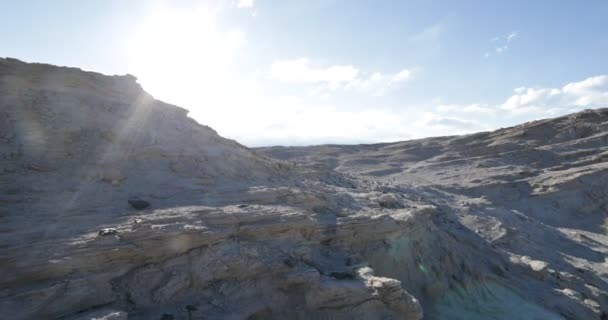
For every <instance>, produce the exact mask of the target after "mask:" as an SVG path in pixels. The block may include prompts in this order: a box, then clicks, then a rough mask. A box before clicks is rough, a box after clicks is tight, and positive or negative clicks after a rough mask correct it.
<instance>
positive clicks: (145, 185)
mask: <svg viewBox="0 0 608 320" xmlns="http://www.w3.org/2000/svg"><path fill="white" fill-rule="evenodd" d="M607 129H608V110H593V111H587V112H583V113H579V114H574V115H571V116H569V117H563V118H558V119H549V120H544V121H540V122H535V123H529V124H525V125H522V126H518V127H514V128H508V129H503V130H499V131H496V132H490V133H479V134H475V135H469V136H462V137H444V138H431V139H424V140H417V141H406V142H400V143H394V144H379V145H360V146H318V147H304V148H264V149H261V150H251V149H248V148H246V147H243V146H241V145H240V144H238V143H236V142H234V141H231V140H227V139H224V138H222V137H220V136H218V135H217V133H216V132H215V131H213V130H212V129H210V128H208V127H205V126H203V125H200V124H198V123H196V122H195V121H194V120H192V119H190V118H188V117H187V111H186V110H184V109H181V108H179V107H176V106H172V105H169V104H166V103H163V102H161V101H158V100H155V99H154V98H153V97H152V96H150V95H149V94H147V93H146V92H144V91H143V90H142V88H141V87H140V86H139V85H138V84H137V82H136V79H135V77H133V76H129V75H127V76H104V75H101V74H97V73H92V72H84V71H81V70H79V69H75V68H65V67H56V66H51V65H45V64H28V63H24V62H21V61H18V60H15V59H0V142H1V143H0V164H1V165H0V226H1V228H0V248H2V249H1V250H0V274H2V275H3V277H2V278H1V279H0V310H2V317H3V318H7V319H108V320H109V319H127V318H128V319H163V320H169V319H188V320H190V319H275V318H276V319H283V318H290V319H291V318H295V319H311V318H313V319H315V318H319V319H422V317H423V316H424V318H425V319H606V318H607V317H608V316H607V315H606V314H607V312H608V295H607V294H608V283H607V277H608V261H607V260H606V258H605V257H606V254H607V252H608V236H606V230H605V229H604V227H603V223H604V219H605V218H606V216H607V213H606V210H607V206H608V205H607V199H608V183H607V181H608V175H607V174H606V173H607V172H608V171H607V168H608V161H607V160H608V157H607V152H608V151H607V150H608V149H607V146H608V140H607V137H608V130H607ZM277 158H278V159H277Z"/></svg>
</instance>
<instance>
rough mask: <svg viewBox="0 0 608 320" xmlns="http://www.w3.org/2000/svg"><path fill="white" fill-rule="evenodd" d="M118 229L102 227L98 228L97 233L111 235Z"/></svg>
mask: <svg viewBox="0 0 608 320" xmlns="http://www.w3.org/2000/svg"><path fill="white" fill-rule="evenodd" d="M117 233H118V230H116V228H103V229H101V230H99V235H100V236H109V235H113V234H117Z"/></svg>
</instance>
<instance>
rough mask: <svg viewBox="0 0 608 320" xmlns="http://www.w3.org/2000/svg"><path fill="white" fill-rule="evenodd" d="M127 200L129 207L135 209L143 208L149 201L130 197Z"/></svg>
mask: <svg viewBox="0 0 608 320" xmlns="http://www.w3.org/2000/svg"><path fill="white" fill-rule="evenodd" d="M128 201H129V204H130V205H131V207H133V208H134V209H137V210H143V209H145V208H147V207H149V206H150V203H149V202H148V201H146V200H142V199H139V198H131V199H129V200H128Z"/></svg>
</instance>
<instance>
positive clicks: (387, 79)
mask: <svg viewBox="0 0 608 320" xmlns="http://www.w3.org/2000/svg"><path fill="white" fill-rule="evenodd" d="M270 76H271V78H274V79H277V80H279V81H281V82H286V83H300V84H323V85H324V86H325V87H326V88H327V89H329V90H332V91H333V90H338V89H343V90H356V91H360V92H366V93H371V94H373V95H383V94H384V93H385V91H386V90H387V89H388V88H389V87H391V86H393V85H396V84H397V83H401V82H405V81H407V80H409V79H411V78H412V71H410V70H408V69H403V70H401V71H399V72H397V73H395V74H389V75H384V74H382V73H380V72H373V73H371V74H370V73H366V72H362V71H360V69H359V68H358V67H355V66H353V65H333V66H329V67H318V66H313V64H312V63H311V62H310V60H309V59H307V58H298V59H294V60H280V61H275V62H273V63H272V65H271V66H270ZM314 91H315V93H320V91H322V88H316V89H315V90H314Z"/></svg>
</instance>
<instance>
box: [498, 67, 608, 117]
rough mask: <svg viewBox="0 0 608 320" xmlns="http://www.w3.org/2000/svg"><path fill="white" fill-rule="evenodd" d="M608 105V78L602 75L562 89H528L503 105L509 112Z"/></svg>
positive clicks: (515, 94) (522, 89)
mask: <svg viewBox="0 0 608 320" xmlns="http://www.w3.org/2000/svg"><path fill="white" fill-rule="evenodd" d="M607 105H608V76H606V75H600V76H595V77H590V78H587V79H585V80H582V81H578V82H572V83H568V84H566V85H564V86H563V87H561V88H526V87H520V88H516V89H515V90H514V94H513V95H512V96H511V97H509V98H508V99H507V101H505V103H503V104H502V105H501V108H503V109H507V110H521V109H529V108H549V107H550V108H560V109H571V108H581V107H598V106H607Z"/></svg>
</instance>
